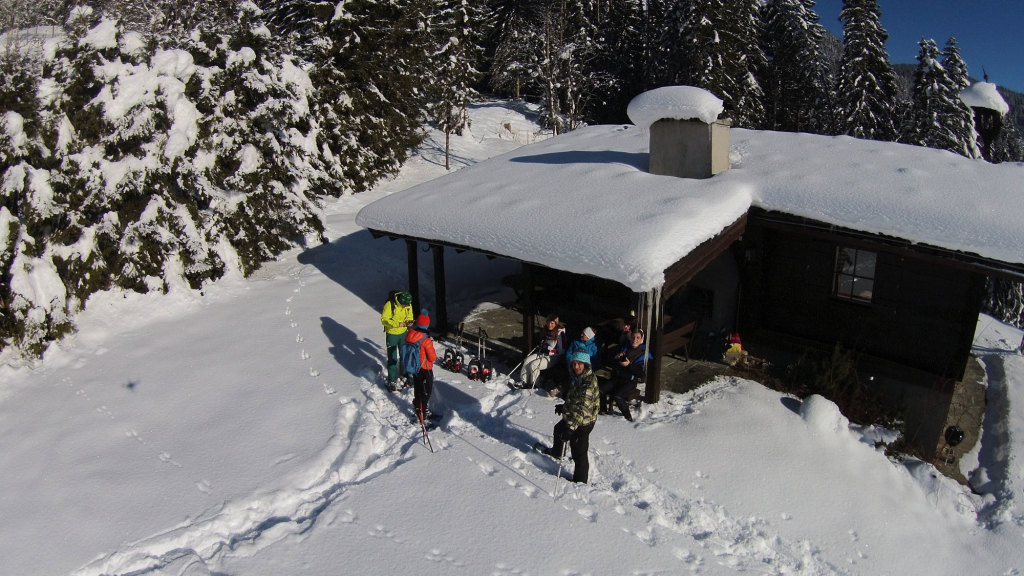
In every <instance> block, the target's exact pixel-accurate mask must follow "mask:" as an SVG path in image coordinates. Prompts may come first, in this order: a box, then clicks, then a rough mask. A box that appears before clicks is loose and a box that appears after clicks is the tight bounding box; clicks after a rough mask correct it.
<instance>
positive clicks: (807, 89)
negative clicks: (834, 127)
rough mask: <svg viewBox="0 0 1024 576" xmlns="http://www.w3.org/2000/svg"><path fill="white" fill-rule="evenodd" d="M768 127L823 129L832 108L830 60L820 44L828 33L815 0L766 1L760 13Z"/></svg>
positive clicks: (784, 129)
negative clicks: (765, 61)
mask: <svg viewBox="0 0 1024 576" xmlns="http://www.w3.org/2000/svg"><path fill="white" fill-rule="evenodd" d="M762 20H763V22H764V35H763V38H764V40H763V43H762V44H763V46H764V53H765V57H766V58H767V61H768V67H767V71H766V73H765V75H764V77H765V81H764V85H765V101H766V106H765V108H766V112H765V114H766V123H765V124H766V127H767V128H769V129H772V130H782V131H786V132H813V133H821V132H823V131H825V130H826V127H827V125H828V119H827V117H826V114H827V110H828V109H829V96H830V94H829V81H830V79H829V72H828V64H827V63H826V62H825V59H824V57H823V56H822V50H821V46H822V44H823V42H824V38H825V35H826V31H825V29H824V27H822V26H821V24H819V23H818V15H817V14H815V13H814V0H768V2H767V3H765V5H764V8H763V13H762Z"/></svg>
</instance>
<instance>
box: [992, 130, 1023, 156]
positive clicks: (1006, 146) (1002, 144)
mask: <svg viewBox="0 0 1024 576" xmlns="http://www.w3.org/2000/svg"><path fill="white" fill-rule="evenodd" d="M1000 162H1024V136H1022V135H1021V133H1020V131H1018V130H1017V128H1016V127H1015V126H1014V125H1013V123H1012V122H1004V123H1003V129H1002V130H1000V131H999V136H997V137H996V141H995V142H993V143H992V163H993V164H999V163H1000Z"/></svg>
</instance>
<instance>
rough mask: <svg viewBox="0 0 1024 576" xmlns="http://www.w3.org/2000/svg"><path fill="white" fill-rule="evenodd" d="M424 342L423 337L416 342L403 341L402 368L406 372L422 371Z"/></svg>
mask: <svg viewBox="0 0 1024 576" xmlns="http://www.w3.org/2000/svg"><path fill="white" fill-rule="evenodd" d="M425 337H426V336H424V338H425ZM422 343H423V338H420V339H419V340H417V341H415V342H409V341H408V340H403V341H402V370H403V371H404V372H405V373H406V374H409V375H415V374H416V373H418V372H419V371H420V344H422Z"/></svg>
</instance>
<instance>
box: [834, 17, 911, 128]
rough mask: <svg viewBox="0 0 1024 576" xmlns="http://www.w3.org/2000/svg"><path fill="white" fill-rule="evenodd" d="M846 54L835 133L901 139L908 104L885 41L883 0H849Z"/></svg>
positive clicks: (844, 19) (838, 86)
mask: <svg viewBox="0 0 1024 576" xmlns="http://www.w3.org/2000/svg"><path fill="white" fill-rule="evenodd" d="M839 19H840V20H842V22H843V58H842V61H841V63H840V67H839V77H838V78H837V79H836V88H835V91H834V93H835V106H834V107H835V118H834V124H833V131H834V132H835V133H836V134H846V135H849V136H853V137H855V138H864V139H868V140H883V141H895V140H896V138H897V136H898V135H899V126H900V123H901V120H902V117H903V110H904V108H905V105H904V104H903V102H902V101H901V99H900V97H899V81H898V80H897V77H896V73H895V72H894V71H893V68H892V65H891V64H890V63H889V56H888V54H886V52H885V41H886V40H887V39H888V37H889V35H888V34H887V33H886V32H885V30H884V29H883V28H882V23H881V12H880V11H879V9H878V2H877V0H843V8H842V10H841V11H840V12H839Z"/></svg>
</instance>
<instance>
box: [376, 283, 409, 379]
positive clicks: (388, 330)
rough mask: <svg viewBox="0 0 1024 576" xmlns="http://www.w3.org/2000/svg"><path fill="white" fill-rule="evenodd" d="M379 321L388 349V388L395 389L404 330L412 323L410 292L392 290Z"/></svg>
mask: <svg viewBox="0 0 1024 576" xmlns="http://www.w3.org/2000/svg"><path fill="white" fill-rule="evenodd" d="M380 323H381V324H383V325H384V341H385V342H384V343H385V345H386V347H387V350H388V388H389V389H391V390H396V389H398V377H399V376H402V374H399V370H400V368H399V366H401V363H400V360H401V346H402V341H403V340H405V331H406V330H407V329H408V328H409V326H412V324H413V322H412V294H409V293H408V292H393V293H392V294H391V297H390V298H388V301H387V303H385V304H384V310H383V311H382V312H381V314H380ZM411 377H412V376H411V375H410V378H411Z"/></svg>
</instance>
